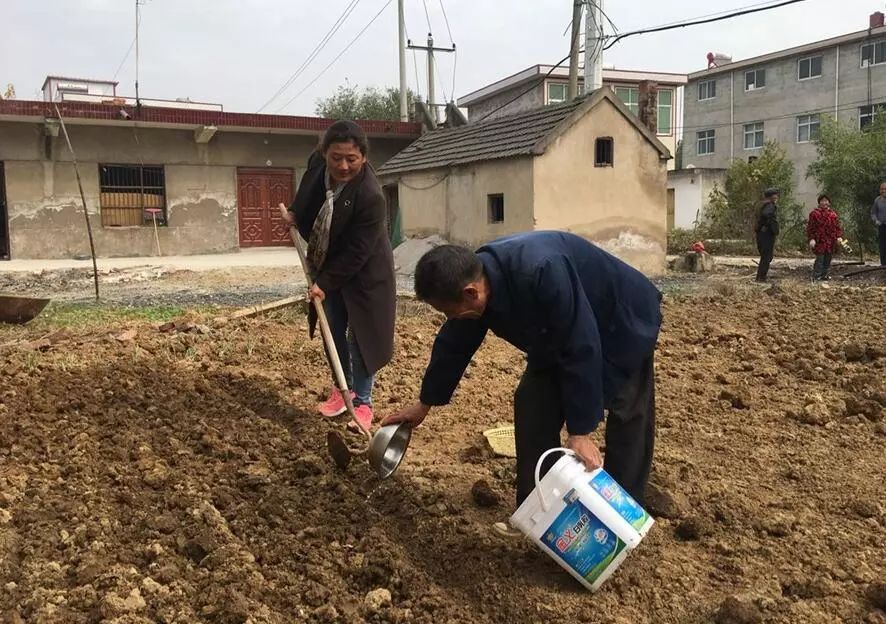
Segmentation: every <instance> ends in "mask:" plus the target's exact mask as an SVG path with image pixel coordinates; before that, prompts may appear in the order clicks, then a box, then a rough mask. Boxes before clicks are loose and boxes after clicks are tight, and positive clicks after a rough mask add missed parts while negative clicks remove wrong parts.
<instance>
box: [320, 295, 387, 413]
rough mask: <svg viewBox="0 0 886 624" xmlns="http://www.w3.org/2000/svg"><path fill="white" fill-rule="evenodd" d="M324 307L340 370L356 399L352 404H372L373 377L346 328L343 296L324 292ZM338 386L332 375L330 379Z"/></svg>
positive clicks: (352, 333) (350, 331)
mask: <svg viewBox="0 0 886 624" xmlns="http://www.w3.org/2000/svg"><path fill="white" fill-rule="evenodd" d="M323 308H324V309H325V310H326V318H327V319H329V329H330V330H331V331H332V340H333V342H334V343H335V350H336V352H337V353H338V358H339V360H341V366H342V369H343V370H344V372H345V380H346V381H347V382H348V388H350V389H351V390H352V391H353V392H354V394H355V395H356V398H355V399H354V405H355V406H358V405H369V406H371V405H372V383H373V381H375V376H374V375H370V374H369V372H368V371H367V370H366V363H365V362H364V361H363V354H362V353H360V345H358V344H357V337H356V336H355V335H354V330H353V329H351V328H349V327H348V308H347V306H345V300H344V297H342V296H341V293H340V292H334V293H327V295H326V299H325V301H324V302H323ZM332 381H333V383H334V384H335V385H336V386H337V385H338V383H337V382H336V380H335V375H333V379H332Z"/></svg>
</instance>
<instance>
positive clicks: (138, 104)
mask: <svg viewBox="0 0 886 624" xmlns="http://www.w3.org/2000/svg"><path fill="white" fill-rule="evenodd" d="M143 1H144V0H135V108H136V110H139V109H141V105H142V103H141V100H140V99H139V97H138V24H139V22H140V21H141V20H140V19H139V10H138V7H140V6H141V5H142V2H143Z"/></svg>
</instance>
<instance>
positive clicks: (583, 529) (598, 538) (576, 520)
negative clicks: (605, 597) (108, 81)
mask: <svg viewBox="0 0 886 624" xmlns="http://www.w3.org/2000/svg"><path fill="white" fill-rule="evenodd" d="M542 542H543V543H544V544H545V545H546V546H547V547H548V548H550V549H551V550H552V551H553V552H554V553H555V554H556V555H557V556H559V557H560V558H561V559H562V560H563V562H564V563H566V565H568V566H569V567H571V568H572V569H573V570H575V571H576V572H578V573H579V574H580V575H581V576H582V577H583V578H584V579H585V580H586V581H588V582H589V583H593V582H594V581H595V580H597V578H598V577H599V576H600V575H601V574H602V573H603V572H604V571H605V570H606V568H607V567H609V564H611V563H612V561H613V560H614V559H615V558H616V557H617V556H618V554H619V553H620V552H621V551H622V550H624V548H625V543H624V542H623V541H621V540H620V539H619V538H618V536H616V535H615V533H613V532H612V531H610V530H609V528H608V527H607V526H606V525H605V524H603V523H602V522H601V521H600V519H599V518H597V516H595V515H594V514H593V513H591V512H590V510H588V508H587V507H585V506H584V505H583V504H582V503H581V501H579V500H576V501H574V502H573V503H571V504H570V505H567V506H566V508H565V509H563V511H561V512H560V515H559V516H557V519H556V520H554V522H553V523H552V524H551V526H550V527H548V530H547V531H545V533H544V535H542Z"/></svg>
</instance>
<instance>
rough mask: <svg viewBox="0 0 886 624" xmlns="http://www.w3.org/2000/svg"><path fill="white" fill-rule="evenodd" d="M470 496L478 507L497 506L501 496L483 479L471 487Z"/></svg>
mask: <svg viewBox="0 0 886 624" xmlns="http://www.w3.org/2000/svg"><path fill="white" fill-rule="evenodd" d="M471 497H472V498H473V499H474V502H475V503H476V504H477V506H478V507H497V506H498V505H499V503H501V497H500V496H499V495H498V493H497V492H496V491H495V490H493V489H492V488H491V487H490V486H489V483H487V482H486V480H485V479H480V480H479V481H477V482H476V483H474V485H473V486H472V487H471Z"/></svg>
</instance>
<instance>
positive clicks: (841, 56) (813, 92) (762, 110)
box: [682, 13, 886, 208]
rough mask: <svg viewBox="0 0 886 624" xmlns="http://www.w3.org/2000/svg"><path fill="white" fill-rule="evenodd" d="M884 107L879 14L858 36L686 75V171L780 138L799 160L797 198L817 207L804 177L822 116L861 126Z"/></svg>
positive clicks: (883, 33) (885, 68) (884, 39)
mask: <svg viewBox="0 0 886 624" xmlns="http://www.w3.org/2000/svg"><path fill="white" fill-rule="evenodd" d="M883 110H886V28H884V16H883V14H882V13H875V14H874V15H872V16H871V18H870V24H869V28H867V29H865V30H862V31H859V32H855V33H851V34H848V35H843V36H840V37H834V38H831V39H826V40H824V41H817V42H815V43H810V44H806V45H802V46H797V47H794V48H789V49H786V50H781V51H779V52H772V53H769V54H764V55H761V56H755V57H753V58H749V59H745V60H742V61H734V62H732V61H728V60H726V62H724V63H721V64H719V65H718V66H711V67H709V68H708V69H706V70H704V71H698V72H695V73H692V74H689V84H688V85H687V87H686V102H685V107H684V111H685V112H684V117H683V123H684V125H683V128H682V130H683V136H684V146H683V162H684V166H689V165H691V166H694V167H696V168H713V169H722V168H725V167H728V166H729V163H730V162H731V161H732V160H734V159H736V158H742V159H753V158H754V157H756V156H757V155H758V154H759V153H760V150H761V148H762V147H763V145H764V143H765V142H766V141H769V140H772V141H776V142H778V143H779V144H780V145H782V146H783V147H784V148H785V150H786V151H787V154H788V157H789V158H790V159H791V160H792V161H793V163H794V166H795V169H796V183H797V199H798V200H799V201H801V202H803V203H804V205H805V206H807V207H808V208H812V207H813V206H814V204H815V197H816V195H817V193H818V191H819V189H818V188H817V187H816V183H815V180H813V179H811V178H807V177H806V172H807V169H808V167H809V165H810V164H811V163H812V162H813V161H814V160H815V158H816V147H815V143H814V141H815V138H816V137H817V136H818V132H819V128H820V125H821V120H822V118H823V117H824V116H825V115H830V116H832V117H836V118H837V119H840V120H842V121H848V122H850V123H853V124H857V125H858V126H859V127H861V128H864V127H865V126H866V125H868V124H870V123H871V121H872V120H873V119H874V118H875V117H876V116H877V114H878V113H880V112H881V111H883ZM874 191H875V190H874Z"/></svg>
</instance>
